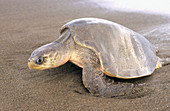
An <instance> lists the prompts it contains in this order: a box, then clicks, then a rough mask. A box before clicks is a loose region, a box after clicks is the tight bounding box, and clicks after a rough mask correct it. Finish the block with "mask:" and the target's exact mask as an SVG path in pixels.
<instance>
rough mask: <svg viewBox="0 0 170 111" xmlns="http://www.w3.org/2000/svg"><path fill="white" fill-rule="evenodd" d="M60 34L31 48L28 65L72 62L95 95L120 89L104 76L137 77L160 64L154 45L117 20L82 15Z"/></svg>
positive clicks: (146, 73) (36, 66) (55, 65)
mask: <svg viewBox="0 0 170 111" xmlns="http://www.w3.org/2000/svg"><path fill="white" fill-rule="evenodd" d="M60 33H61V36H60V37H59V38H58V39H57V40H55V41H53V42H51V43H49V44H46V45H44V46H42V47H40V48H38V49H36V50H35V51H33V53H32V54H31V56H30V58H29V62H28V66H29V68H30V69H37V70H43V69H49V68H55V67H58V66H61V65H63V64H65V63H66V62H67V61H71V62H72V63H74V64H76V65H78V66H79V67H81V68H83V74H82V79H83V83H84V85H85V87H86V88H87V89H88V90H89V92H91V93H92V94H94V95H99V96H106V97H112V96H113V95H114V94H115V93H119V92H120V91H119V89H120V90H121V86H119V85H117V86H115V84H113V83H114V80H113V79H112V78H108V77H107V76H110V77H117V78H122V79H131V78H138V77H143V76H147V75H151V74H152V73H153V71H154V70H155V69H156V68H159V67H161V63H160V62H159V57H157V56H156V49H155V47H154V46H153V45H152V44H151V43H150V42H149V41H148V40H147V39H146V38H145V37H143V36H142V35H140V34H138V33H136V32H134V31H132V30H130V29H128V28H126V27H124V26H122V25H119V24H117V23H114V22H111V21H108V20H104V19H98V18H81V19H76V20H73V21H71V22H68V23H67V24H65V25H64V26H63V27H62V28H61V30H60ZM106 75H107V76H106ZM109 79H110V80H109ZM110 81H111V82H110ZM121 91H122V90H121Z"/></svg>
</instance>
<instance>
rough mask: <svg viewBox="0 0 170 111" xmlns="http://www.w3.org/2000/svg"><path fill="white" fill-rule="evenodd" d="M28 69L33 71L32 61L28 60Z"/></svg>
mask: <svg viewBox="0 0 170 111" xmlns="http://www.w3.org/2000/svg"><path fill="white" fill-rule="evenodd" d="M28 67H29V69H33V64H32V63H31V61H30V59H28Z"/></svg>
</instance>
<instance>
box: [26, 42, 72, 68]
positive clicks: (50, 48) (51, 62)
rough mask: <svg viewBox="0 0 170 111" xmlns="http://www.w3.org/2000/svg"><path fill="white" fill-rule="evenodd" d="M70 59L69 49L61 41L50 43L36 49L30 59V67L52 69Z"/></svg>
mask: <svg viewBox="0 0 170 111" xmlns="http://www.w3.org/2000/svg"><path fill="white" fill-rule="evenodd" d="M68 60H69V51H68V50H67V48H66V47H65V46H64V45H63V44H61V43H55V42H52V43H49V44H46V45H44V46H41V47H40V48H38V49H36V50H34V51H33V52H32V54H31V56H30V58H29V59H28V67H29V68H30V69H37V70H43V69H50V68H55V67H58V66H60V65H63V64H65V63H66V62H67V61H68Z"/></svg>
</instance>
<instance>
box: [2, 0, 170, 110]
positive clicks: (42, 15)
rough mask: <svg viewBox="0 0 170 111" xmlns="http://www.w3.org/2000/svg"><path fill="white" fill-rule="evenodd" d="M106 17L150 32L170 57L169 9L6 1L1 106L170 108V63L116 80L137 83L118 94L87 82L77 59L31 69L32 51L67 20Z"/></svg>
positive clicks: (63, 0) (67, 0)
mask: <svg viewBox="0 0 170 111" xmlns="http://www.w3.org/2000/svg"><path fill="white" fill-rule="evenodd" d="M83 17H95V18H103V19H107V20H110V21H113V22H117V23H119V24H121V25H124V26H126V27H128V28H130V29H132V30H134V31H136V32H138V33H140V34H142V35H144V36H145V37H146V38H147V39H148V40H149V41H150V42H151V43H153V44H154V45H155V46H156V47H157V48H158V50H159V52H158V56H159V57H161V58H170V18H169V16H166V15H156V14H148V13H147V14H145V13H137V12H127V11H126V12H123V11H118V10H116V11H115V10H109V9H106V8H104V7H101V6H100V5H98V4H96V3H94V2H90V1H88V0H1V1H0V22H1V23H0V111H168V110H170V65H166V66H164V67H162V68H160V69H157V70H155V71H154V73H153V74H152V75H151V76H148V77H143V78H139V79H132V80H120V79H115V78H114V79H115V84H122V85H124V84H125V85H126V84H128V85H133V86H135V87H134V88H133V89H131V90H128V91H126V92H123V93H120V94H117V95H115V96H114V97H113V98H105V97H94V96H92V95H90V94H89V92H88V91H87V90H86V89H85V88H84V85H83V83H82V78H81V75H82V69H81V68H79V67H77V66H75V65H74V64H72V63H69V62H68V63H66V64H65V65H63V66H60V67H58V68H54V69H48V70H43V71H36V70H30V69H29V68H28V66H27V60H28V58H29V56H30V54H31V52H32V51H33V50H34V49H36V48H38V47H40V46H42V45H44V44H47V43H49V42H51V41H54V40H56V39H57V38H58V37H59V35H60V34H59V30H60V27H61V26H62V25H64V24H65V23H67V22H69V21H71V20H73V19H77V18H83Z"/></svg>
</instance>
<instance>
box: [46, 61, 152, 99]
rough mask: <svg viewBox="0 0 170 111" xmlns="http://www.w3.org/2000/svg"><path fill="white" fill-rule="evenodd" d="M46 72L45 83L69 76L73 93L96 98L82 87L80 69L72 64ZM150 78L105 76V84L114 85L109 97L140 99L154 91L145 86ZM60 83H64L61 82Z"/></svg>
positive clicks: (68, 63)
mask: <svg viewBox="0 0 170 111" xmlns="http://www.w3.org/2000/svg"><path fill="white" fill-rule="evenodd" d="M48 72H50V73H49V74H48V75H46V77H48V80H45V81H44V82H45V83H46V82H54V81H57V80H58V79H60V80H62V79H64V78H66V77H67V76H68V75H69V76H71V77H72V78H73V79H74V84H72V85H71V86H70V89H71V90H72V92H73V93H76V94H80V95H84V96H96V95H92V94H90V92H89V91H88V89H86V88H85V87H84V85H83V81H82V68H79V67H77V66H76V65H74V64H73V63H70V62H67V63H66V64H65V65H63V66H60V67H57V68H53V69H49V70H44V71H43V73H48ZM151 78H152V75H150V76H146V77H142V78H136V79H119V78H115V77H109V76H106V79H107V82H108V83H112V84H114V88H113V90H114V91H115V94H114V95H112V96H111V97H113V98H119V99H135V98H141V97H144V96H145V95H149V94H151V93H153V91H154V89H153V88H152V87H149V86H148V84H147V82H148V81H150V79H151ZM113 81H114V82H113ZM62 82H65V81H64V80H63V81H62ZM67 82H68V81H67ZM112 86H113V85H112ZM112 94H113V93H112ZM97 97H98V96H97Z"/></svg>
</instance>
